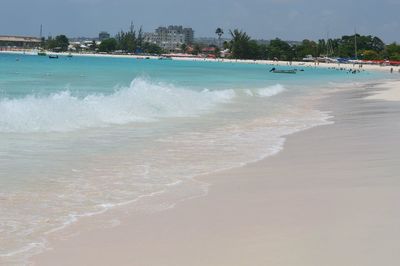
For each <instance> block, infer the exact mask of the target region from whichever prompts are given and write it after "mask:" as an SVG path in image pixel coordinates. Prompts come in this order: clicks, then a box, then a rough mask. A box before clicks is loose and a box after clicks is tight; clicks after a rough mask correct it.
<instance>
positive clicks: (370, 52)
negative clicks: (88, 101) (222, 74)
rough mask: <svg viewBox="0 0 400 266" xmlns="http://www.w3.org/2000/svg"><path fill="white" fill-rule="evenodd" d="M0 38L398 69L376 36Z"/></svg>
mask: <svg viewBox="0 0 400 266" xmlns="http://www.w3.org/2000/svg"><path fill="white" fill-rule="evenodd" d="M41 32H42V30H41V31H40V36H39V37H28V36H2V35H0V51H18V50H37V51H38V53H42V54H43V53H45V52H46V51H48V52H56V53H57V52H67V53H93V54H96V53H99V54H128V55H164V56H177V57H179V56H180V57H201V58H231V59H252V60H281V61H295V60H296V61H320V62H324V61H328V62H346V61H349V60H353V61H354V60H355V61H364V63H376V64H391V65H400V45H399V44H397V43H391V44H385V43H384V42H383V41H382V40H381V39H380V38H379V37H376V36H371V35H367V36H363V35H359V34H353V35H349V36H342V37H341V38H336V39H319V40H317V41H315V40H307V39H306V40H302V41H284V40H281V39H279V38H275V39H271V40H253V39H252V38H251V37H250V36H249V35H248V34H247V33H246V32H244V31H240V30H237V29H234V30H226V31H225V30H224V29H222V28H216V29H215V37H208V38H196V37H195V31H194V30H193V29H192V28H190V27H184V26H181V25H169V26H160V27H158V28H156V29H155V30H154V31H153V32H143V30H142V28H141V27H139V28H136V27H135V26H134V25H133V24H131V25H130V27H129V29H128V30H127V31H122V30H121V31H120V32H118V33H117V34H115V35H111V34H110V33H108V32H106V31H101V32H99V34H98V36H97V37H95V38H89V37H79V38H67V36H65V35H58V36H54V37H53V36H49V37H47V38H45V37H43V36H41V35H42V33H41Z"/></svg>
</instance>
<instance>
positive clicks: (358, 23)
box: [0, 0, 400, 42]
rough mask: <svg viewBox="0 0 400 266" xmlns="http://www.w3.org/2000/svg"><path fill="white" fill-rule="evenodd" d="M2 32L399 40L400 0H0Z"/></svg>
mask: <svg viewBox="0 0 400 266" xmlns="http://www.w3.org/2000/svg"><path fill="white" fill-rule="evenodd" d="M0 3H1V5H0V6H1V7H0V35H7V34H8V35H11V34H13V35H39V28H40V24H43V33H44V35H46V36H47V35H49V34H52V35H57V34H61V33H65V34H66V35H67V36H69V37H76V36H89V37H90V36H97V35H98V32H99V31H102V30H106V31H108V32H110V33H111V34H115V33H116V32H117V31H118V30H120V29H124V30H126V29H128V27H129V25H130V22H131V21H133V22H134V24H135V25H137V26H140V25H143V28H144V30H145V31H153V30H154V29H155V28H157V27H158V26H161V25H170V24H177V25H183V26H189V27H192V28H193V29H194V30H195V35H196V36H197V37H199V36H202V37H204V36H207V37H208V36H215V34H214V32H215V29H216V28H217V27H222V28H223V29H224V30H225V32H226V34H225V35H227V33H228V29H234V28H239V29H242V30H244V31H246V32H247V33H248V34H249V35H250V36H251V37H253V38H257V39H261V38H263V39H271V38H275V37H280V38H282V39H285V40H302V39H305V38H308V39H314V40H317V39H319V38H326V36H327V33H328V32H329V34H330V37H337V36H341V35H344V34H353V33H354V28H357V32H359V33H360V34H371V35H376V36H379V37H381V38H382V39H383V40H384V41H385V42H393V41H397V42H400V15H399V12H400V0H329V1H328V0H233V1H229V0H197V1H192V0H169V1H167V0H142V1H138V0H11V1H7V0H0Z"/></svg>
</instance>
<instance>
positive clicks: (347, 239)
mask: <svg viewBox="0 0 400 266" xmlns="http://www.w3.org/2000/svg"><path fill="white" fill-rule="evenodd" d="M374 90H377V89H374V88H367V89H356V90H350V91H349V90H342V91H341V92H338V93H335V94H332V95H331V96H330V97H328V98H326V99H324V100H322V102H321V105H320V106H319V107H318V108H319V109H321V110H331V111H333V113H332V114H333V115H334V117H335V118H334V119H333V121H334V122H335V123H334V124H332V125H327V126H321V127H316V128H313V129H310V130H307V131H303V132H300V133H297V134H294V135H291V136H289V137H288V139H287V142H286V144H285V147H284V150H283V151H281V152H280V153H278V154H277V155H275V156H273V157H269V158H266V159H265V160H262V161H259V162H257V163H253V164H250V165H247V166H245V167H242V168H237V169H232V170H229V171H224V172H221V173H218V174H213V175H210V176H206V177H201V178H200V179H199V180H201V181H202V182H208V183H210V188H209V193H208V195H207V196H205V197H200V198H195V199H191V200H187V201H184V202H180V203H178V204H177V205H176V206H175V207H174V208H171V209H168V210H165V211H159V212H153V213H145V212H134V213H130V212H124V211H123V210H115V211H111V212H108V213H106V214H104V215H101V216H103V217H100V216H99V217H97V218H93V217H91V218H87V219H86V218H85V219H82V221H80V222H79V223H77V224H75V225H73V226H71V227H70V228H67V229H66V230H65V232H64V236H65V235H68V234H70V235H74V236H70V237H68V238H66V239H64V240H63V239H61V238H62V237H61V236H60V235H57V234H54V235H52V236H50V246H51V247H52V250H49V251H47V252H44V253H42V254H40V255H38V256H35V257H34V258H33V262H34V263H35V265H162V266H172V265H173V266H188V265H208V266H210V265H218V266H221V265H243V266H244V265H246V266H247V265H274V266H275V265H284V266H289V265H290V266H302V265H304V266H321V265H324V266H330V265H332V266H334V265H335V266H337V265H352V266H357V265H360V266H361V265H362V266H367V265H374V266H375V265H397V264H398V263H399V262H400V213H399V211H398V209H399V203H400V151H399V148H400V137H399V136H400V102H397V101H384V100H376V99H374V100H366V99H364V98H365V97H366V96H368V95H370V94H371V95H372V91H374ZM379 90H383V89H382V88H381V87H380V88H379ZM118 213H119V216H118V217H119V218H118V219H119V220H118V221H117V220H115V217H117V216H116V215H118ZM96 220H104V221H105V220H109V221H111V222H112V221H114V222H115V223H120V224H119V225H118V226H115V227H111V228H102V229H90V228H93V225H94V224H95V223H96V222H95V221H96Z"/></svg>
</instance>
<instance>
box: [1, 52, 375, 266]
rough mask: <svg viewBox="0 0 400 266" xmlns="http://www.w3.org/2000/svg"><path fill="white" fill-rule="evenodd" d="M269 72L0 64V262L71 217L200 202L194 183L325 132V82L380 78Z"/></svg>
mask: <svg viewBox="0 0 400 266" xmlns="http://www.w3.org/2000/svg"><path fill="white" fill-rule="evenodd" d="M271 67H272V66H265V65H257V64H243V63H220V62H191V61H175V60H172V61H170V60H139V59H127V58H103V57H78V56H76V57H73V58H67V57H60V58H59V59H57V60H55V59H49V58H47V57H39V56H30V55H15V54H13V55H10V54H0V264H2V263H4V264H7V265H14V264H15V265H21V264H24V263H26V261H27V259H29V257H30V256H31V255H32V254H35V253H38V252H41V251H43V250H44V249H45V248H47V247H48V246H47V242H46V236H47V235H48V234H49V233H53V232H55V231H57V230H62V228H64V227H65V226H68V225H69V224H71V223H73V222H75V221H77V220H78V219H79V217H83V216H88V215H95V214H97V213H102V212H104V211H106V210H108V209H110V208H113V207H115V206H121V205H125V204H129V205H130V206H133V208H135V206H136V205H137V208H138V209H139V208H140V209H146V208H148V209H149V210H153V211H154V210H161V209H165V208H168V207H171V206H173V205H174V204H175V203H176V202H178V201H180V200H185V199H188V198H191V197H196V196H200V195H204V194H206V193H207V185H206V184H203V183H201V182H198V181H196V180H194V179H193V178H194V177H196V176H199V175H202V174H206V173H212V172H216V171H220V170H223V169H229V168H234V167H240V166H242V165H245V164H247V163H250V162H254V161H257V160H260V159H262V158H265V157H267V156H270V155H273V154H275V153H277V152H279V151H280V150H281V149H282V147H283V144H284V141H285V136H287V135H289V134H292V133H295V132H297V131H300V130H305V129H308V128H311V127H313V126H317V125H324V124H328V123H331V122H330V121H329V118H330V114H329V113H325V112H321V111H319V110H317V109H315V108H314V107H313V102H314V101H315V99H317V98H318V96H319V95H320V94H321V93H323V92H325V91H329V90H330V89H334V86H333V85H332V82H334V83H338V82H341V83H352V82H358V81H362V80H366V79H370V80H373V79H376V78H380V77H381V76H380V74H378V73H369V72H363V73H360V74H357V75H351V74H347V73H346V72H343V71H336V70H332V69H315V68H311V67H303V69H304V70H305V71H304V72H298V73H297V74H296V75H284V74H273V73H269V69H270V68H271ZM298 68H300V67H298Z"/></svg>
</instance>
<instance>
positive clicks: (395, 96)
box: [367, 81, 400, 101]
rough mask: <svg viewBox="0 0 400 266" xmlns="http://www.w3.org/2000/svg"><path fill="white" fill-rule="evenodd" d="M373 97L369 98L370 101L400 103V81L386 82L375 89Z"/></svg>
mask: <svg viewBox="0 0 400 266" xmlns="http://www.w3.org/2000/svg"><path fill="white" fill-rule="evenodd" d="M375 88H376V89H378V90H377V91H374V94H373V95H370V96H368V97H367V99H370V100H373V99H375V100H385V101H400V81H392V82H386V83H384V84H381V85H378V86H376V87H375Z"/></svg>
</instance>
